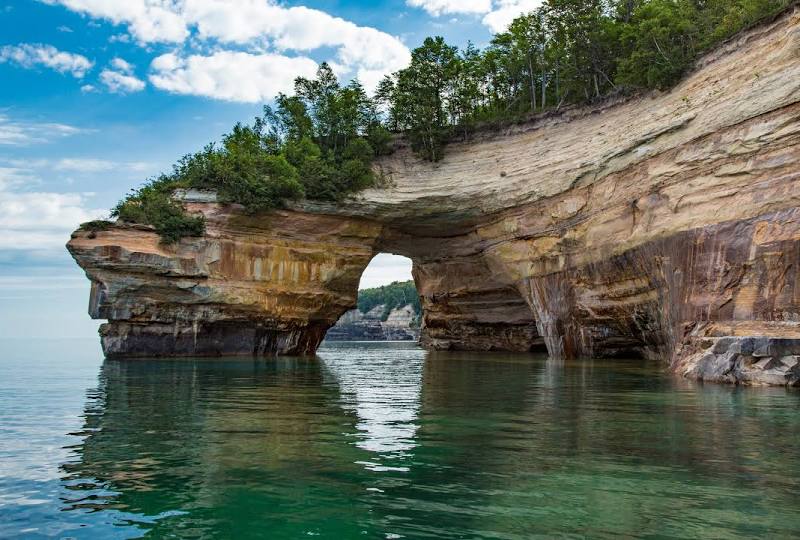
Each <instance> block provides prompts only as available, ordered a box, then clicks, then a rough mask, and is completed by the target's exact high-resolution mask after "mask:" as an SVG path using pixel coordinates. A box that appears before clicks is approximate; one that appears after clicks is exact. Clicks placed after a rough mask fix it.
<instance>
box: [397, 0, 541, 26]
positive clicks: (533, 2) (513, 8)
mask: <svg viewBox="0 0 800 540" xmlns="http://www.w3.org/2000/svg"><path fill="white" fill-rule="evenodd" d="M406 4H407V5H409V6H411V7H418V8H422V9H424V10H425V11H427V12H428V13H430V14H431V15H434V16H437V17H438V16H441V15H457V14H477V15H483V24H484V25H486V26H487V27H489V29H490V30H491V31H492V32H494V33H498V32H503V31H504V30H506V29H507V28H508V25H509V24H511V21H513V20H514V19H515V18H517V17H519V16H520V15H522V14H525V13H529V12H531V11H533V10H534V9H536V8H538V7H539V6H540V5H542V0H406Z"/></svg>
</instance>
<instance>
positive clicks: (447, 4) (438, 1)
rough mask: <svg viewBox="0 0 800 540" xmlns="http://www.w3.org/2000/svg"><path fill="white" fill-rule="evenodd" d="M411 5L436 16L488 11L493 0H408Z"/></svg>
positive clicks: (407, 2)
mask: <svg viewBox="0 0 800 540" xmlns="http://www.w3.org/2000/svg"><path fill="white" fill-rule="evenodd" d="M406 4H408V5H409V6H411V7H418V8H422V9H424V10H425V11H427V12H428V13H430V14H431V15H434V16H436V17H438V16H440V15H444V14H449V13H481V14H482V13H488V12H490V11H491V10H492V0H406Z"/></svg>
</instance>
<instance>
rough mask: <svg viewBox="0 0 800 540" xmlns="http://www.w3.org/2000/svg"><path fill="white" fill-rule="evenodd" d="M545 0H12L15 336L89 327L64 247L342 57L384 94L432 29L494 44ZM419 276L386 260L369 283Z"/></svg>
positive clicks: (7, 56)
mask: <svg viewBox="0 0 800 540" xmlns="http://www.w3.org/2000/svg"><path fill="white" fill-rule="evenodd" d="M539 1H540V0H386V1H383V2H375V1H367V0H304V1H277V0H0V338H11V337H18V338H30V337H86V336H93V335H95V333H96V329H97V324H98V323H97V322H96V321H91V320H89V318H88V315H86V311H87V304H88V287H89V286H88V281H87V280H86V279H85V277H84V276H83V273H82V271H81V270H80V269H79V268H78V267H77V265H75V264H74V262H72V260H71V259H70V257H69V255H68V254H67V252H66V250H65V249H64V244H65V243H66V241H67V240H68V239H69V234H70V232H71V231H72V230H74V229H75V227H76V226H77V225H78V224H80V223H82V222H84V221H88V220H90V219H95V218H101V217H105V216H107V215H108V211H109V209H110V208H111V207H113V206H114V204H115V203H116V202H117V201H118V200H119V199H120V198H121V197H122V196H124V195H125V193H126V192H127V191H128V190H129V189H131V188H133V187H136V186H138V185H140V184H141V183H142V182H144V181H145V180H146V179H147V178H149V177H151V176H153V175H156V174H158V173H159V172H161V171H165V170H169V168H170V167H171V165H172V164H173V163H174V162H175V161H176V160H177V159H178V158H179V157H180V156H182V155H185V154H187V153H189V152H193V151H196V150H198V149H200V148H202V147H203V146H204V145H205V144H207V143H208V142H211V141H215V140H219V138H220V136H221V135H222V134H223V133H225V132H226V131H228V130H229V129H230V128H231V126H232V125H233V124H235V123H236V122H238V121H245V122H247V121H250V120H251V119H252V118H253V117H255V116H256V115H258V114H259V113H260V112H261V109H262V107H263V105H264V104H268V103H270V102H271V100H272V99H273V98H274V96H275V95H276V94H277V93H278V92H291V89H292V83H293V80H294V78H295V77H297V76H299V75H303V76H312V75H313V74H314V72H315V71H316V68H317V66H318V64H319V63H321V62H323V61H326V62H328V63H330V64H331V66H332V67H333V68H334V70H335V72H336V73H337V75H338V76H339V77H340V79H341V80H342V81H345V82H346V81H348V80H350V79H352V78H354V77H358V78H359V80H361V82H362V83H363V84H364V85H365V86H366V87H367V88H368V89H369V88H372V87H374V85H376V84H377V82H378V81H379V80H380V79H381V78H382V77H383V75H385V74H387V73H390V72H393V71H396V70H398V69H401V68H403V67H404V66H405V65H406V64H407V62H408V59H409V57H410V50H411V49H413V48H414V47H416V46H418V45H420V44H421V42H422V41H423V40H424V38H425V37H427V36H431V35H441V36H444V37H445V38H446V39H447V41H448V42H450V43H453V44H456V45H461V46H463V45H466V43H467V42H469V41H472V42H473V43H475V44H476V45H478V46H484V45H486V44H487V43H488V42H489V40H490V39H491V36H492V33H493V32H495V31H499V30H502V29H503V28H504V27H505V25H507V24H508V22H510V21H511V20H512V19H513V18H514V17H515V16H516V15H518V14H520V13H523V12H526V11H529V10H531V9H533V8H535V7H536V6H537V5H538V3H539ZM403 279H410V261H408V260H407V259H403V258H399V257H392V256H388V255H380V256H378V257H376V258H375V259H374V260H373V263H372V264H371V265H370V267H369V268H368V269H367V271H365V273H364V276H363V278H362V282H361V286H362V287H370V286H377V285H381V284H385V283H390V282H392V281H396V280H403Z"/></svg>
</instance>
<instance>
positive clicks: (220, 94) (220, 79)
mask: <svg viewBox="0 0 800 540" xmlns="http://www.w3.org/2000/svg"><path fill="white" fill-rule="evenodd" d="M151 67H152V73H151V75H150V82H151V83H152V84H153V86H155V87H156V88H160V89H162V90H166V91H167V92H172V93H174V94H185V95H194V96H204V97H210V98H215V99H222V100H227V101H238V102H247V103H257V102H260V101H266V100H269V99H272V98H273V97H274V96H275V95H276V94H277V93H278V92H288V91H290V90H291V89H292V86H293V84H294V82H293V81H294V78H295V77H297V76H303V77H311V76H313V75H314V73H315V72H316V70H317V63H316V62H314V61H313V60H311V59H309V58H305V57H292V58H290V57H288V56H282V55H278V54H271V53H265V54H250V53H246V52H237V51H220V52H217V53H214V54H211V55H210V56H202V55H189V56H182V55H179V54H174V53H170V54H164V55H161V56H159V57H158V58H156V59H155V60H153V64H152V66H151Z"/></svg>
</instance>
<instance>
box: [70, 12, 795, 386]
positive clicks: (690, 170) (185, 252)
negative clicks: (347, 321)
mask: <svg viewBox="0 0 800 540" xmlns="http://www.w3.org/2000/svg"><path fill="white" fill-rule="evenodd" d="M797 81H800V11H798V9H797V8H793V9H790V10H788V11H787V12H786V13H785V14H784V15H783V16H782V17H780V18H778V19H776V20H775V21H773V22H770V23H768V24H765V25H763V26H761V27H759V28H755V29H753V30H751V31H749V32H747V33H744V34H742V35H740V36H738V37H737V38H736V39H735V40H732V41H731V42H729V43H727V44H725V45H724V46H722V47H721V48H719V49H718V50H716V51H714V52H713V53H711V54H709V55H708V56H707V57H705V58H704V59H702V60H701V61H700V62H699V65H698V69H697V70H696V71H695V72H694V73H693V74H692V75H691V76H689V77H687V78H686V79H685V80H684V81H683V82H682V83H681V84H680V85H678V86H677V87H676V88H675V89H674V90H672V91H671V92H669V93H663V94H653V95H647V96H642V97H638V98H634V99H630V100H627V101H621V102H617V103H610V102H609V103H605V104H603V105H601V106H598V107H595V108H591V109H570V110H567V111H562V112H560V113H555V114H550V115H545V116H543V117H540V118H538V119H534V120H533V121H531V122H529V123H526V124H522V125H518V126H511V127H508V128H506V129H504V130H503V131H494V132H488V131H487V132H482V133H479V134H477V135H475V136H474V137H473V138H472V139H471V140H469V141H465V142H460V143H453V144H451V145H450V146H449V147H448V151H447V154H446V156H445V158H444V159H443V160H442V161H441V162H440V163H436V164H431V163H427V162H422V161H420V160H418V159H416V158H415V157H414V156H413V154H412V153H411V152H410V151H409V150H408V149H403V148H401V149H399V150H398V151H397V152H395V154H393V155H392V156H389V157H388V158H385V159H382V160H381V161H380V162H379V163H378V164H377V167H378V168H379V169H380V172H381V174H382V175H383V177H384V178H385V179H386V183H387V185H388V187H384V188H382V189H373V190H368V191H366V192H364V193H363V194H360V195H359V196H358V197H357V198H355V199H353V200H350V201H347V202H346V203H344V204H340V205H337V206H331V205H325V204H314V203H310V202H304V203H300V204H297V205H295V206H293V207H292V208H291V209H287V210H282V211H276V212H273V213H270V214H268V215H261V216H247V215H244V214H243V213H242V212H241V211H240V210H239V209H238V208H236V207H234V206H224V205H220V204H217V203H216V202H213V199H212V200H210V199H209V197H208V195H207V194H203V196H202V197H198V196H197V194H192V193H189V194H186V195H185V202H186V204H187V206H188V207H189V209H190V210H192V211H195V212H202V213H203V214H205V215H206V218H207V221H208V231H207V234H206V236H205V237H203V238H198V239H187V240H184V241H182V242H181V243H180V244H179V245H177V246H171V247H165V246H161V245H159V243H158V238H157V237H156V235H155V234H154V233H153V232H152V231H150V230H147V229H146V228H141V227H139V228H137V227H131V226H124V225H119V226H116V227H113V228H111V229H110V230H107V231H100V232H94V233H90V232H80V231H79V232H76V233H75V234H74V235H73V238H72V240H71V241H70V243H69V245H68V248H69V249H70V251H71V253H72V254H73V256H74V257H75V259H76V260H77V261H78V263H79V264H80V265H81V266H82V267H83V268H84V269H85V270H86V272H87V275H88V276H89V278H90V279H91V280H92V284H93V286H92V298H91V307H90V312H91V314H92V316H94V317H96V318H101V319H108V320H109V323H108V324H107V325H105V326H104V327H103V330H102V334H103V344H104V348H105V350H106V352H107V354H109V355H130V354H135V355H154V354H158V355H178V354H234V353H257V354H263V353H275V354H301V353H313V352H314V350H315V349H316V347H317V345H318V343H319V341H320V340H321V339H322V337H323V336H324V333H325V330H326V329H327V328H328V327H329V326H330V325H332V324H334V323H335V321H336V320H337V318H338V317H339V316H340V315H341V314H342V313H343V312H344V311H346V310H347V309H348V308H350V307H352V306H353V305H354V304H355V295H356V292H357V291H356V289H357V286H358V280H359V277H360V275H361V272H362V271H363V270H364V268H365V267H366V265H367V263H368V262H369V260H370V259H371V258H372V256H373V255H375V254H376V253H378V252H391V253H397V254H400V255H405V256H407V257H409V258H411V259H412V261H414V278H415V281H416V283H417V287H418V290H419V291H420V294H421V296H422V301H423V305H424V308H425V329H424V332H423V340H422V341H423V343H424V344H425V345H426V346H428V347H430V348H436V349H450V348H452V349H473V350H499V349H502V350H515V351H527V350H535V349H537V348H542V347H546V348H547V350H548V351H549V353H550V355H551V356H553V357H560V358H578V357H581V356H587V355H593V356H596V355H614V354H632V353H638V354H643V355H649V356H658V357H660V358H663V359H664V360H665V362H667V363H670V364H671V365H672V367H673V369H675V370H677V371H680V372H682V373H684V374H686V375H689V376H692V377H696V378H705V379H713V380H728V381H730V382H775V381H777V380H778V379H775V380H772V379H770V377H772V375H770V374H769V373H768V372H774V373H773V375H775V377H784V378H783V379H781V380H782V381H784V382H791V381H793V380H800V365H798V364H797V362H796V361H795V362H794V363H792V362H793V360H792V357H793V356H794V355H796V354H800V341H798V340H800V327H799V326H798V321H800V283H799V282H798V281H799V280H800V278H798V275H800V273H799V272H798V268H800V204H799V203H800V86H798V83H797ZM756 338H758V339H760V340H761V341H758V340H757V339H756ZM748 340H749V341H748ZM758 347H762V348H763V349H764V350H762V351H759V350H757V348H758ZM770 347H771V349H770ZM759 355H760V356H759ZM764 358H769V359H770V362H773V361H774V362H773V364H769V362H767V363H765V362H763V361H762V360H763V359H764ZM781 359H783V360H781ZM762 364H763V365H762ZM758 365H760V366H761V367H760V368H758V369H756V367H753V366H758ZM770 365H772V367H769V366H770ZM754 370H755V371H754ZM759 370H760V371H759ZM776 370H777V371H776ZM793 370H794V371H793ZM795 372H796V373H795ZM793 373H795V374H794V375H793ZM792 377H796V379H793V378H792Z"/></svg>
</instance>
